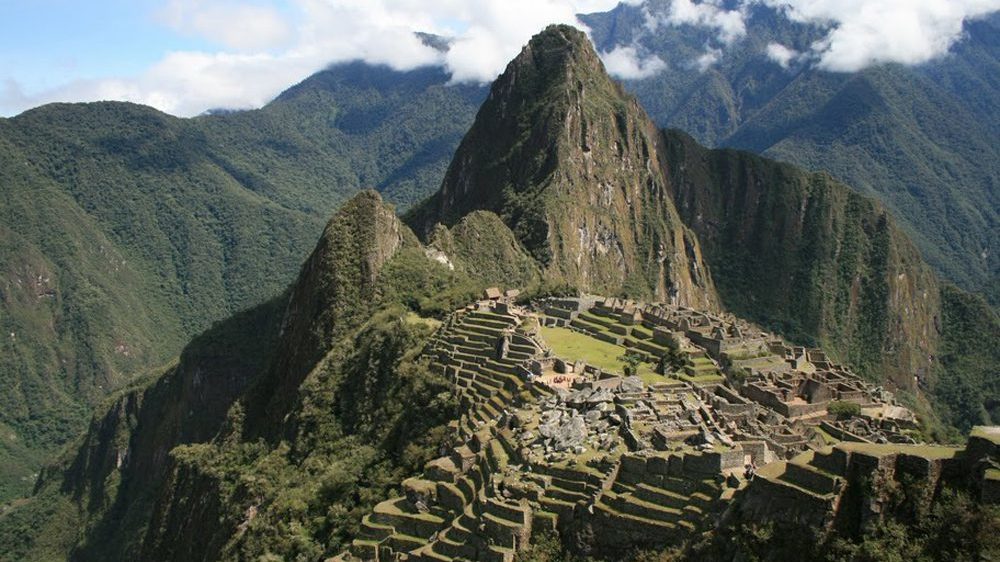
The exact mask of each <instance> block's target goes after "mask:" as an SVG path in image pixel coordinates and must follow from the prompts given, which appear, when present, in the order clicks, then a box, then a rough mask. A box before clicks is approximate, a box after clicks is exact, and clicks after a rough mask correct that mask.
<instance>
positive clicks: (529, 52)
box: [501, 24, 604, 82]
mask: <svg viewBox="0 0 1000 562" xmlns="http://www.w3.org/2000/svg"><path fill="white" fill-rule="evenodd" d="M525 66H530V67H531V68H532V69H533V70H535V71H536V72H539V73H541V74H542V75H543V76H547V77H551V78H553V79H555V78H559V77H569V76H570V74H569V71H572V70H574V69H579V70H583V71H589V72H596V73H598V74H604V65H603V64H602V63H601V59H600V58H599V57H598V56H597V52H596V51H595V50H594V47H593V45H592V44H591V43H590V39H588V38H587V35H586V34H585V33H584V32H582V31H580V30H579V29H577V28H575V27H572V26H569V25H563V24H553V25H550V26H548V27H546V28H545V29H544V30H542V31H541V32H540V33H538V34H536V35H535V36H534V37H532V38H531V40H530V41H529V42H528V44H527V45H525V46H524V48H523V49H521V53H520V54H519V55H518V56H517V57H515V58H514V60H512V61H511V62H510V63H509V64H508V65H507V69H506V71H505V72H504V75H505V76H506V75H509V74H510V73H511V71H512V70H516V69H519V68H524V67H525ZM501 82H502V80H501Z"/></svg>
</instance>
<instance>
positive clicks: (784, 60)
mask: <svg viewBox="0 0 1000 562" xmlns="http://www.w3.org/2000/svg"><path fill="white" fill-rule="evenodd" d="M765 53H766V54H767V58H769V59H771V60H772V61H774V62H776V63H778V65H779V66H781V68H788V65H789V64H791V63H792V61H793V60H795V59H797V58H798V57H799V56H801V54H800V53H799V52H798V51H796V50H795V49H791V48H789V47H786V46H784V45H782V44H781V43H768V44H767V49H766V50H765Z"/></svg>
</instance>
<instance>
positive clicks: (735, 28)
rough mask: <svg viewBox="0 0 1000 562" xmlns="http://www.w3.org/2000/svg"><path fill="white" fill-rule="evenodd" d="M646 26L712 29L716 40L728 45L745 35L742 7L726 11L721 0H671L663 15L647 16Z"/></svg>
mask: <svg viewBox="0 0 1000 562" xmlns="http://www.w3.org/2000/svg"><path fill="white" fill-rule="evenodd" d="M648 17H651V18H652V19H651V20H649V21H647V25H651V26H652V27H653V28H655V27H656V26H657V25H675V26H676V25H693V26H698V27H707V28H711V29H714V30H715V31H716V32H717V34H718V39H719V41H721V42H722V43H724V44H726V45H728V44H731V43H733V42H734V41H736V40H737V39H739V38H740V37H743V36H744V35H746V32H747V28H746V22H745V21H744V19H745V13H744V10H743V9H742V7H740V8H737V9H733V10H730V9H726V8H725V7H723V5H722V1H721V0H700V1H697V0H673V1H672V2H670V5H669V7H668V8H667V10H666V12H665V13H661V14H651V13H649V14H648Z"/></svg>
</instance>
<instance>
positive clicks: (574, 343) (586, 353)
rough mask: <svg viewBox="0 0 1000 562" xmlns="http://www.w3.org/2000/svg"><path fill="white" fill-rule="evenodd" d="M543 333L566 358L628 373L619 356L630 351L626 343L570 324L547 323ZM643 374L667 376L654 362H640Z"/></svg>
mask: <svg viewBox="0 0 1000 562" xmlns="http://www.w3.org/2000/svg"><path fill="white" fill-rule="evenodd" d="M541 334H542V338H543V339H544V340H545V343H547V344H549V347H551V348H552V352H553V353H554V354H555V355H556V357H559V358H560V359H563V360H566V361H577V360H582V361H586V362H587V364H588V365H593V366H595V367H599V368H601V369H604V370H605V371H609V372H613V373H618V374H622V373H624V368H623V363H622V361H621V360H619V359H618V358H619V357H621V356H622V355H623V354H624V353H625V352H626V351H627V349H626V348H624V347H622V346H619V345H615V344H613V343H608V342H604V341H601V340H598V339H595V338H592V337H590V336H588V335H585V334H581V333H580V332H574V331H573V330H570V329H569V328H557V327H545V326H543V327H542V328H541ZM639 376H640V377H642V378H643V380H645V381H646V382H661V381H665V380H666V379H665V378H663V377H660V376H659V375H657V374H656V373H655V372H653V368H652V366H650V365H649V364H647V363H642V364H640V365H639Z"/></svg>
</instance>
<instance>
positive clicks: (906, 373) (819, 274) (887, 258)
mask: <svg viewBox="0 0 1000 562" xmlns="http://www.w3.org/2000/svg"><path fill="white" fill-rule="evenodd" d="M664 144H665V146H666V154H667V158H666V161H665V164H666V170H667V176H668V177H669V179H670V184H669V185H670V187H671V189H672V190H673V195H674V198H675V201H676V205H677V208H678V210H679V211H680V213H681V216H682V217H683V218H684V220H685V222H686V223H687V224H688V225H689V226H690V227H691V228H692V229H693V230H694V231H695V232H696V233H697V235H698V239H699V240H700V241H701V243H702V247H703V248H704V250H705V258H706V261H707V262H708V264H709V266H710V267H711V268H712V272H713V274H714V279H715V282H716V284H717V286H718V289H719V294H720V297H721V299H722V302H723V304H724V305H725V306H726V308H728V309H730V310H732V311H733V312H736V313H738V314H741V315H744V316H748V317H751V318H756V319H758V320H760V321H762V322H764V323H767V324H771V325H773V326H774V327H775V328H778V329H779V331H782V332H784V333H786V334H788V335H790V336H793V337H799V338H806V339H809V338H814V339H816V340H818V342H819V343H821V344H822V345H823V347H824V348H827V349H830V350H832V351H834V352H836V353H837V354H838V355H840V357H841V358H842V359H843V360H844V361H846V362H848V363H849V364H851V365H852V366H854V367H855V368H858V369H861V370H863V371H864V372H865V373H866V374H868V375H870V376H872V377H886V378H888V379H890V380H891V381H892V382H893V383H894V384H895V385H896V386H898V387H902V388H908V389H913V388H914V383H915V380H914V379H915V377H921V378H922V377H927V376H928V375H929V374H930V367H931V364H932V361H933V356H934V354H935V353H936V349H937V341H938V338H939V330H940V325H939V317H940V297H939V287H938V282H937V280H936V278H935V276H934V274H933V273H932V272H931V270H930V268H929V267H928V266H927V265H926V264H925V263H924V262H923V260H921V258H920V256H919V254H918V253H917V251H916V249H915V248H914V247H913V245H912V244H911V243H910V241H909V240H908V239H907V238H906V236H905V234H904V233H903V232H902V231H901V230H900V229H899V228H898V227H897V226H896V224H895V222H894V221H893V220H892V219H891V218H890V217H889V216H888V214H887V213H886V211H885V209H883V208H881V207H880V206H878V205H877V204H876V203H874V202H873V201H871V200H869V199H867V198H865V197H863V196H861V195H859V194H857V193H856V192H854V191H852V190H851V189H850V188H848V187H846V186H844V185H842V184H840V183H838V182H836V181H834V180H833V179H831V178H830V177H829V176H828V175H826V174H815V173H808V172H805V171H803V170H800V169H798V168H795V167H794V166H790V165H787V164H781V163H778V162H774V161H771V160H767V159H765V158H761V157H758V156H755V155H752V154H750V153H746V152H739V151H734V150H708V149H706V148H704V147H702V146H700V145H698V144H697V143H696V142H695V141H694V140H693V139H692V138H691V137H689V136H687V135H686V134H684V133H680V132H676V131H669V132H667V133H665V135H664Z"/></svg>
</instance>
